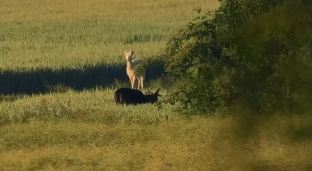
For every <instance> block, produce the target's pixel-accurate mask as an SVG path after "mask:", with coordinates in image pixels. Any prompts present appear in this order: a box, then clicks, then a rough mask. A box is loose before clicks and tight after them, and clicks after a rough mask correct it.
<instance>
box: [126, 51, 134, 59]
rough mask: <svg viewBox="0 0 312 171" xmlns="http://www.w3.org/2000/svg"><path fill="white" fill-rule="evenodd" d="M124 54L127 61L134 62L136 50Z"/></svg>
mask: <svg viewBox="0 0 312 171" xmlns="http://www.w3.org/2000/svg"><path fill="white" fill-rule="evenodd" d="M124 54H125V55H126V61H130V62H131V61H132V55H133V54H134V50H131V51H125V52H124Z"/></svg>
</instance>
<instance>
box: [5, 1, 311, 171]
mask: <svg viewBox="0 0 312 171" xmlns="http://www.w3.org/2000/svg"><path fill="white" fill-rule="evenodd" d="M0 4H1V5H0V61H1V62H0V69H1V71H2V75H1V74H0V85H1V86H0V91H2V90H3V89H9V88H14V90H15V91H16V89H18V88H20V87H25V86H28V87H30V88H33V89H35V87H36V86H37V84H41V81H42V80H37V79H38V78H40V79H41V76H42V75H44V78H45V79H46V80H48V81H51V80H53V79H54V80H53V81H54V82H53V84H52V83H51V82H48V83H49V84H51V85H49V86H51V88H52V89H53V88H56V89H57V87H55V85H59V84H57V83H65V82H66V81H67V80H70V81H71V80H73V82H74V81H75V80H78V79H80V82H78V83H80V85H86V84H82V83H85V82H89V81H92V79H94V78H97V79H100V78H99V77H93V76H94V75H96V76H98V75H101V74H103V73H104V72H102V70H100V69H99V68H92V67H91V69H90V70H88V69H86V68H85V66H97V65H100V66H101V65H103V66H104V64H116V65H117V64H124V63H125V62H124V56H123V54H122V51H123V50H127V49H134V50H136V57H140V58H150V57H153V56H154V55H155V54H157V53H161V52H162V50H163V49H164V48H165V45H166V42H167V40H168V39H169V38H170V37H172V36H173V35H174V33H176V32H177V31H178V30H179V29H180V28H181V27H183V26H185V25H186V24H187V23H188V22H189V21H191V20H192V19H193V18H194V17H195V16H196V14H195V12H193V11H192V9H194V8H196V7H201V8H202V9H204V10H209V9H215V8H217V7H218V6H219V3H218V1H217V0H179V1H174V0H166V1H165V0H151V1H143V0H136V1H133V0H105V1H104V0H89V1H78V0H65V1H61V0H56V1H52V0H28V1H22V0H10V1H7V0H0ZM62 68H69V70H61V69H62ZM81 68H83V69H81ZM75 69H76V70H75ZM50 70H52V71H50ZM60 70H61V71H60ZM104 70H105V69H104ZM121 72H122V73H124V72H125V70H122V71H118V72H116V73H114V74H115V75H116V77H117V75H120V73H121ZM106 74H107V73H106ZM85 77H87V78H88V79H86V78H85ZM49 78H51V79H50V80H49ZM60 79H62V80H60ZM101 79H107V77H104V76H103V78H101ZM9 81H10V82H9ZM96 81H97V80H96ZM96 81H94V82H95V83H94V85H97V83H98V82H96ZM99 82H100V81H99ZM54 83H55V85H54ZM66 83H67V82H66ZM74 83H76V82H74ZM112 84H113V83H112ZM155 84H156V85H157V81H155ZM74 85H75V84H74ZM60 86H64V87H63V88H62V87H61V88H59V89H64V90H66V92H63V93H59V92H55V91H52V92H51V93H47V94H40V93H39V94H31V95H19V96H16V94H13V95H12V94H11V95H7V96H0V99H1V102H0V170H5V171H10V170H12V171H16V170H23V171H34V170H62V171H63V170H92V171H93V170H124V171H127V170H146V171H147V170H148V171H153V170H155V171H156V170H157V171H158V170H159V171H163V170H177V171H178V170H179V171H180V170H215V171H219V170H221V171H223V170H224V171H228V170H231V171H245V170H246V171H249V170H306V171H308V170H312V163H311V161H312V152H310V151H311V146H312V145H311V144H312V139H311V136H312V133H311V130H312V129H311V125H312V118H311V117H310V116H308V115H302V116H292V117H290V116H281V115H275V116H271V117H268V116H259V117H253V116H249V115H238V116H218V115H217V116H214V117H201V116H196V117H192V118H190V117H186V116H185V115H182V114H181V113H180V112H179V111H178V110H176V109H177V106H174V105H166V104H162V105H141V106H127V107H125V106H124V107H121V106H117V105H115V103H114V100H113V93H114V89H111V88H110V89H109V88H108V89H106V88H94V89H86V90H84V91H80V92H77V91H74V90H73V89H72V88H71V87H66V85H62V84H61V85H60ZM3 87H6V88H3ZM39 87H40V86H39ZM99 87H100V86H99ZM36 88H37V87H36ZM149 88H152V90H153V88H156V87H149ZM13 92H14V91H13ZM160 93H161V94H162V95H163V96H162V97H161V98H160V101H162V100H164V99H165V98H166V95H167V90H164V89H162V90H161V91H160Z"/></svg>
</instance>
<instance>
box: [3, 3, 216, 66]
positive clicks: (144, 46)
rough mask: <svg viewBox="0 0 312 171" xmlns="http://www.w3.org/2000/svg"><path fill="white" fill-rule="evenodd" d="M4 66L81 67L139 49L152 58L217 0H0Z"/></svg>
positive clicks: (112, 60)
mask: <svg viewBox="0 0 312 171" xmlns="http://www.w3.org/2000/svg"><path fill="white" fill-rule="evenodd" d="M0 4H1V6H0V25H1V29H0V54H1V55H0V60H1V63H0V68H1V69H2V70H27V69H32V68H35V69H37V68H46V67H49V68H53V69H58V68H63V67H69V68H79V67H82V66H83V65H88V64H89V65H92V64H96V63H102V62H107V63H116V62H117V63H118V62H124V60H123V59H124V58H123V56H122V52H123V51H124V50H126V49H135V50H136V51H137V56H138V57H141V58H148V57H150V56H152V55H155V54H156V53H159V52H160V51H161V50H163V48H164V47H165V44H166V41H168V39H169V38H170V37H172V36H173V34H174V33H175V32H177V31H178V30H179V29H181V28H182V27H183V26H185V25H186V24H187V23H188V22H189V21H191V20H192V19H193V18H194V17H195V16H197V14H196V13H195V12H194V11H192V10H193V9H194V8H197V7H201V8H202V9H203V10H205V11H207V10H213V9H215V8H217V7H218V5H219V3H218V1H217V0H181V1H174V0H169V1H165V0H156V1H144V0H136V1H133V0H117V1H114V0H105V1H103V0H90V1H77V0H66V1H61V0H60V1H50V0H44V1H42V0H29V1H22V0H12V1H6V0H1V1H0Z"/></svg>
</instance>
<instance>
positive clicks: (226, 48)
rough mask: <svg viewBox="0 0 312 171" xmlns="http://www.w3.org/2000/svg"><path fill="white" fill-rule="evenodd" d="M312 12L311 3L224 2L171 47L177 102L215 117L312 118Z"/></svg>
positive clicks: (288, 0) (272, 0) (169, 67)
mask: <svg viewBox="0 0 312 171" xmlns="http://www.w3.org/2000/svg"><path fill="white" fill-rule="evenodd" d="M198 11H199V12H200V11H201V10H200V9H198ZM311 11H312V2H311V1H305V0H263V1H250V0H224V1H221V7H220V8H219V9H218V10H216V11H215V13H213V14H212V16H213V18H211V17H210V16H211V13H209V12H208V13H206V14H204V15H201V16H200V17H198V18H196V19H195V20H194V21H193V22H191V23H190V24H189V25H188V27H186V28H185V29H183V30H181V31H180V33H179V34H178V35H177V36H176V37H174V38H173V39H172V40H171V41H170V43H169V45H168V48H167V53H166V55H165V58H166V65H167V70H168V72H169V73H171V75H173V76H174V77H175V82H174V84H175V86H176V91H175V92H173V93H172V99H171V100H174V101H180V102H182V104H183V106H184V107H187V106H188V107H190V108H191V109H193V110H195V111H199V112H200V113H210V114H211V113H214V112H216V111H227V112H228V111H229V110H232V109H233V108H237V107H238V108H240V107H242V106H243V107H244V108H248V110H250V111H251V112H252V113H267V114H268V113H284V114H285V113H304V112H307V111H309V109H310V107H309V105H308V104H309V102H310V101H311V97H312V96H311V95H312V94H311V93H310V92H311V91H310V90H311V83H312V80H311V77H310V75H311V74H312V68H311V67H312V65H311V64H312V58H311V38H312V37H311V29H310V28H311V23H312V22H311V19H312V18H311V16H312V15H311ZM239 106H240V107H239Z"/></svg>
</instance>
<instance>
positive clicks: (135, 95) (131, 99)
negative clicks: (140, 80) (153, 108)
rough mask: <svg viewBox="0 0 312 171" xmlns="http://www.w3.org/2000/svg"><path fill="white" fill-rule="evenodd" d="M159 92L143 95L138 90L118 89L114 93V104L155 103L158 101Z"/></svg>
mask: <svg viewBox="0 0 312 171" xmlns="http://www.w3.org/2000/svg"><path fill="white" fill-rule="evenodd" d="M159 90H160V89H157V90H156V92H155V93H148V94H147V95H145V94H143V93H142V92H141V91H140V90H137V89H131V88H120V89H118V90H117V91H116V92H115V102H116V104H121V105H123V104H126V105H129V104H134V105H137V104H145V103H152V104H153V103H155V102H157V101H158V96H161V95H159V94H158V93H159Z"/></svg>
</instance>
